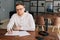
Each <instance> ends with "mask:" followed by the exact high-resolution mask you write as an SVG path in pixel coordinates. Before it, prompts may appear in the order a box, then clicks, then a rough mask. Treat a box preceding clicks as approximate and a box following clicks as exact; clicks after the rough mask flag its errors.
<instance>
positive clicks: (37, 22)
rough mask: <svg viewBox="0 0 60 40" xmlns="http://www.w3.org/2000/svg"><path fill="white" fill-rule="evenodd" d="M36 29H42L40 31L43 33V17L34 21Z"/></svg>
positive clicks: (37, 17)
mask: <svg viewBox="0 0 60 40" xmlns="http://www.w3.org/2000/svg"><path fill="white" fill-rule="evenodd" d="M35 23H36V25H37V27H38V28H39V27H42V31H44V26H45V22H44V17H43V16H36V21H35Z"/></svg>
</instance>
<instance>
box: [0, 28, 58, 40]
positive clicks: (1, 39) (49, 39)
mask: <svg viewBox="0 0 60 40" xmlns="http://www.w3.org/2000/svg"><path fill="white" fill-rule="evenodd" d="M6 32H7V31H6V29H0V40H37V39H36V37H37V36H41V35H38V32H37V31H35V32H29V33H30V34H31V35H29V36H24V37H19V36H4V34H5V33H6ZM43 38H44V40H58V37H57V35H56V34H55V33H50V34H49V36H44V37H43Z"/></svg>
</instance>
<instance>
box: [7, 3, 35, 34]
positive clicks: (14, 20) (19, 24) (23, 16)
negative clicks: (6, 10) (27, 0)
mask: <svg viewBox="0 0 60 40" xmlns="http://www.w3.org/2000/svg"><path fill="white" fill-rule="evenodd" d="M24 11H25V6H24V4H23V3H20V2H18V3H16V12H17V13H16V14H13V16H12V17H11V19H10V22H9V24H8V25H7V31H8V33H11V32H12V28H13V25H14V24H15V25H16V28H15V30H26V31H35V22H34V19H33V17H32V15H31V14H29V13H27V12H24Z"/></svg>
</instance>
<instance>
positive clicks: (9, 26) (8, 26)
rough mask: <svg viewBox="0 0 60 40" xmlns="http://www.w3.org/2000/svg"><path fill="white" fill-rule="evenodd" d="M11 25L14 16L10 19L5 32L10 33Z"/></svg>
mask: <svg viewBox="0 0 60 40" xmlns="http://www.w3.org/2000/svg"><path fill="white" fill-rule="evenodd" d="M13 25H14V15H13V16H12V17H11V19H10V21H9V23H8V25H7V31H8V32H11V30H12V27H13Z"/></svg>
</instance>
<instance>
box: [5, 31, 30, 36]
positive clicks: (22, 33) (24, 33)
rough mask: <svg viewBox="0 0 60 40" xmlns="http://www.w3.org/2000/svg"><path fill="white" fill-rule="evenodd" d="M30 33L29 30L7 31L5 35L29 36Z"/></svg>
mask: <svg viewBox="0 0 60 40" xmlns="http://www.w3.org/2000/svg"><path fill="white" fill-rule="evenodd" d="M27 35H30V34H29V33H28V32H27V31H13V32H12V34H9V33H6V34H5V36H27Z"/></svg>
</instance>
